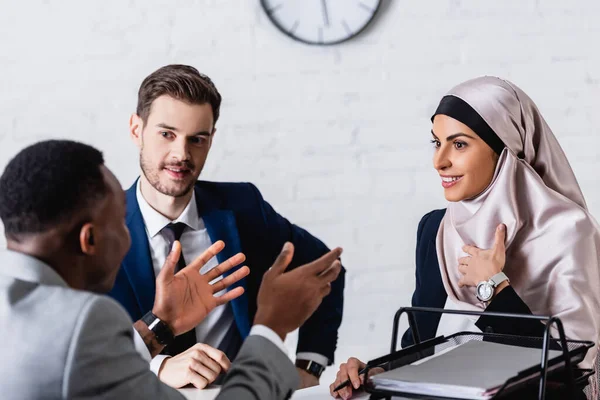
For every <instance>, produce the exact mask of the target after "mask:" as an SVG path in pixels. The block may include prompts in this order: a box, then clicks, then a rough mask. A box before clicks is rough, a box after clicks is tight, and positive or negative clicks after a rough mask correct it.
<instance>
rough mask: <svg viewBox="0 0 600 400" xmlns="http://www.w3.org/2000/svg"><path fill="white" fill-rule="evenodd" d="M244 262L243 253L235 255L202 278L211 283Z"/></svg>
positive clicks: (244, 256)
mask: <svg viewBox="0 0 600 400" xmlns="http://www.w3.org/2000/svg"><path fill="white" fill-rule="evenodd" d="M244 261H246V255H245V254H244V253H237V254H236V255H235V256H233V257H230V258H228V259H227V260H225V261H224V262H222V263H221V264H219V265H217V266H216V267H214V268H213V269H211V270H210V271H208V272H207V273H206V274H204V276H205V277H206V279H208V281H209V282H210V281H212V280H213V279H215V278H217V277H219V276H220V275H223V274H224V273H225V272H227V271H229V270H230V269H231V268H234V267H237V266H238V265H240V264H241V263H243V262H244Z"/></svg>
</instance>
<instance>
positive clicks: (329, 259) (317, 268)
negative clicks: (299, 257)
mask: <svg viewBox="0 0 600 400" xmlns="http://www.w3.org/2000/svg"><path fill="white" fill-rule="evenodd" d="M341 255H342V248H341V247H336V248H335V249H333V250H331V251H330V252H329V253H326V254H325V255H323V256H322V257H321V258H318V259H316V260H315V261H313V262H311V263H310V264H306V265H304V266H301V267H300V268H305V269H306V270H307V272H308V273H310V274H315V275H319V274H320V273H322V272H324V271H325V270H326V269H327V268H329V267H330V266H331V264H333V262H334V261H335V260H337V259H338V258H339V257H340V256H341Z"/></svg>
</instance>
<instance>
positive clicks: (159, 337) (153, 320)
mask: <svg viewBox="0 0 600 400" xmlns="http://www.w3.org/2000/svg"><path fill="white" fill-rule="evenodd" d="M142 322H143V323H145V324H146V325H148V329H150V331H152V332H153V333H154V336H156V341H157V342H158V343H160V344H162V345H163V346H166V345H168V344H169V343H171V342H172V341H173V338H174V336H173V332H171V328H169V326H168V325H167V324H165V323H164V322H162V321H161V320H160V318H158V317H157V316H156V315H154V314H152V311H148V312H147V313H146V315H144V316H143V317H142Z"/></svg>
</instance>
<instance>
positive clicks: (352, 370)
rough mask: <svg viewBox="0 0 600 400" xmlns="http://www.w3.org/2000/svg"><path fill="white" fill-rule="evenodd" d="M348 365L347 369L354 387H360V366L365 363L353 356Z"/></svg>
mask: <svg viewBox="0 0 600 400" xmlns="http://www.w3.org/2000/svg"><path fill="white" fill-rule="evenodd" d="M346 365H347V368H348V369H347V371H348V377H349V378H350V382H352V386H353V387H354V389H358V388H359V387H360V385H361V381H360V378H359V377H358V370H359V368H362V366H363V365H364V363H362V362H361V361H360V360H359V359H357V358H354V357H352V358H350V359H348V363H347V364H346Z"/></svg>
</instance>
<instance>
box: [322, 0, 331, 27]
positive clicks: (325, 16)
mask: <svg viewBox="0 0 600 400" xmlns="http://www.w3.org/2000/svg"><path fill="white" fill-rule="evenodd" d="M321 9H322V11H323V21H324V22H325V26H329V13H328V12H327V0H321Z"/></svg>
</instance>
